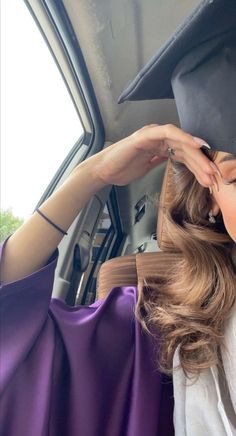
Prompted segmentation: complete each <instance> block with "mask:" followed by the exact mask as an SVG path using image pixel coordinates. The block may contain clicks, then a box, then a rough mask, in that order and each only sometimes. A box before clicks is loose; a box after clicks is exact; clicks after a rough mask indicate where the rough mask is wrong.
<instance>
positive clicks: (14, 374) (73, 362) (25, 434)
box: [0, 236, 174, 436]
mask: <svg viewBox="0 0 236 436" xmlns="http://www.w3.org/2000/svg"><path fill="white" fill-rule="evenodd" d="M9 237H10V236H8V238H9ZM8 238H7V239H5V241H4V243H3V244H2V246H1V249H2V250H4V247H5V244H6V242H7V240H8ZM2 250H1V253H2ZM58 254H59V252H58V249H56V250H55V251H54V253H53V254H52V256H51V257H50V258H49V259H48V262H47V264H46V265H45V266H44V267H43V268H41V269H39V270H38V271H36V272H34V273H33V274H30V275H28V276H26V277H24V278H22V279H20V280H17V281H15V282H11V283H6V284H2V286H1V291H0V328H1V330H0V395H1V397H0V398H1V399H0V436H172V435H174V428H173V403H174V402H173V388H172V382H171V380H170V379H169V378H167V377H165V376H163V375H161V374H160V373H159V372H158V371H157V370H156V369H155V366H154V361H153V358H154V343H153V342H152V341H153V339H152V338H151V337H150V336H148V335H147V334H146V333H145V332H143V331H141V326H140V323H139V322H138V321H137V320H136V319H135V316H134V306H135V303H136V301H137V288H136V287H135V286H121V287H115V288H113V289H112V290H111V291H110V292H109V294H108V295H107V297H106V298H104V299H102V300H98V301H96V302H95V303H93V304H91V305H89V306H76V307H69V306H67V305H66V303H64V301H63V300H61V299H58V298H51V293H52V287H53V281H54V272H55V268H56V265H57V260H58Z"/></svg>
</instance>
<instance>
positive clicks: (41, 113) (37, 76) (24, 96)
mask: <svg viewBox="0 0 236 436" xmlns="http://www.w3.org/2000/svg"><path fill="white" fill-rule="evenodd" d="M82 132H83V128H82V126H81V123H80V119H79V117H78V114H77V112H76V110H75V108H74V105H73V102H72V100H71V98H70V95H69V93H68V90H67V88H66V86H65V84H64V82H63V79H62V77H61V75H60V72H59V70H58V68H57V65H56V64H55V62H54V59H53V57H52V55H51V53H50V51H49V49H48V47H47V45H46V43H45V41H44V39H43V37H42V35H41V33H40V31H39V29H38V28H37V25H36V23H35V22H34V20H33V18H32V17H31V15H30V12H29V11H28V9H27V7H26V5H25V4H24V2H23V0H1V204H0V206H1V209H2V210H6V209H7V208H9V207H11V208H12V212H13V214H14V215H15V216H18V217H20V218H23V219H24V220H25V219H27V218H28V216H29V215H30V214H32V212H33V209H34V207H35V206H36V204H37V202H38V200H39V199H40V197H41V195H42V194H43V192H44V191H45V189H46V187H47V186H48V184H49V182H50V181H51V179H52V177H53V176H54V174H55V173H56V171H57V169H58V167H59V166H60V164H61V163H62V161H63V160H64V158H65V157H66V155H67V154H68V152H69V151H70V149H71V148H72V147H73V146H74V144H75V142H76V141H77V140H78V138H79V137H80V136H81V134H82Z"/></svg>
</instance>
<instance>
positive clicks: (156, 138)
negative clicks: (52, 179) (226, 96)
mask: <svg viewBox="0 0 236 436" xmlns="http://www.w3.org/2000/svg"><path fill="white" fill-rule="evenodd" d="M198 139H199V138H198ZM201 143H202V144H203V143H204V141H203V140H200V139H199V140H198V141H197V142H196V140H195V139H194V138H193V137H192V136H191V135H189V134H188V133H186V132H184V131H183V130H181V129H179V128H178V127H176V126H174V125H172V124H166V125H163V126H159V125H158V124H151V125H148V126H144V127H143V128H141V129H139V130H137V131H136V132H134V133H133V134H131V135H130V136H128V137H126V138H124V139H122V140H120V141H118V142H116V143H114V144H112V145H110V146H109V147H107V148H105V149H104V150H102V151H100V152H99V153H97V154H95V155H93V156H91V157H90V158H89V159H87V160H86V161H84V162H82V163H81V164H79V165H78V166H77V167H76V168H75V169H74V170H73V172H72V173H71V175H70V176H69V177H68V179H67V180H66V181H65V182H64V183H63V184H62V185H61V186H60V187H59V188H58V189H57V191H56V192H54V193H53V194H52V195H51V197H50V198H48V199H47V200H46V201H45V202H44V203H43V204H42V205H41V206H40V210H41V211H42V212H43V213H45V215H46V216H47V217H48V218H49V219H51V221H53V222H54V223H55V224H57V225H58V226H59V227H61V228H62V229H63V230H65V231H66V230H67V229H68V228H69V227H70V225H71V224H72V222H73V221H74V219H75V217H76V216H77V215H78V213H79V212H80V210H81V209H82V208H83V207H84V205H85V204H86V203H87V202H88V201H89V199H90V198H91V197H92V196H93V195H94V194H95V193H96V192H97V191H99V190H100V189H101V188H103V187H104V186H106V185H109V184H114V185H118V186H122V185H127V184H128V183H130V182H132V181H134V180H136V179H139V178H140V177H143V176H144V175H145V174H147V173H148V171H150V170H151V169H153V168H155V167H156V166H157V165H159V164H160V163H161V162H163V161H165V160H166V159H167V157H168V153H167V151H166V149H167V147H168V146H171V147H173V148H174V150H175V155H174V157H173V158H172V159H174V158H175V159H176V160H177V161H179V162H182V163H184V164H185V165H186V166H187V167H188V168H189V170H190V171H192V172H193V174H194V175H195V176H196V178H197V180H198V181H199V183H201V184H202V185H203V186H206V187H208V186H209V185H213V184H214V183H215V178H214V174H215V171H216V170H217V168H212V166H211V165H212V163H210V161H209V160H208V158H207V157H206V156H205V155H204V154H203V153H202V151H201V150H200V147H201ZM217 171H218V170H217ZM62 237H63V235H62V233H60V232H59V231H58V230H57V229H56V228H54V227H53V226H52V225H51V224H49V223H48V222H47V221H46V220H45V219H44V218H43V217H41V216H40V215H39V214H38V213H37V212H35V213H34V214H33V215H32V216H31V217H30V218H29V219H28V220H27V221H26V222H25V223H24V224H23V225H22V226H21V227H20V228H19V229H18V230H16V232H15V233H14V234H13V235H12V236H11V237H10V238H9V240H8V241H7V244H6V247H5V253H4V256H3V257H4V258H3V259H2V262H1V281H3V282H6V283H7V282H11V281H14V280H18V279H20V278H22V277H24V276H25V275H29V274H31V273H33V272H34V271H36V270H37V269H39V268H41V267H42V266H44V265H45V263H46V262H47V260H48V258H49V257H50V256H51V254H52V253H53V251H54V250H55V248H56V247H57V246H58V244H59V242H60V241H61V239H62Z"/></svg>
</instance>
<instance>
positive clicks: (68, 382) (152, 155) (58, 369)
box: [0, 125, 234, 436]
mask: <svg viewBox="0 0 236 436" xmlns="http://www.w3.org/2000/svg"><path fill="white" fill-rule="evenodd" d="M203 144H204V140H201V139H199V138H193V137H192V136H191V135H189V134H188V133H186V132H184V131H182V130H181V129H179V128H177V127H176V126H173V125H164V126H158V125H151V126H144V127H143V128H142V129H140V130H138V131H136V132H134V133H133V134H131V135H130V136H128V137H127V138H124V139H122V140H121V141H119V142H117V143H115V144H113V145H111V146H110V147H108V148H106V149H104V150H102V151H101V152H99V153H97V154H95V155H94V156H92V157H90V158H89V159H87V160H86V161H84V162H83V163H81V164H79V165H78V166H77V167H76V168H75V169H74V171H73V172H72V173H71V175H70V176H69V177H68V179H67V180H66V181H65V182H64V183H63V184H62V185H61V186H60V187H59V189H58V190H57V191H56V192H54V193H53V194H52V195H51V197H50V198H48V199H47V200H46V201H45V202H44V203H43V204H42V205H41V206H40V212H42V213H43V216H41V215H40V214H39V213H37V211H36V212H34V214H33V215H32V216H31V217H30V218H29V219H28V220H27V221H26V222H25V223H23V225H22V226H21V227H20V228H19V229H18V230H16V232H15V233H14V234H12V235H10V237H8V238H7V239H6V240H5V241H4V244H3V251H2V259H1V280H2V287H1V292H0V298H1V303H0V309H1V314H0V319H1V365H0V367H1V407H0V414H1V429H0V434H1V436H3V435H4V436H5V435H8V436H13V435H14V436H22V435H24V436H28V435H30V436H31V435H32V434H33V435H34V436H38V435H40V436H41V435H46V434H50V436H51V435H57V436H60V435H63V436H64V435H68V436H74V435H77V434H82V435H86V436H90V435H91V436H93V435H95V434H96V435H102V436H106V435H107V436H115V435H128V436H139V435H140V436H141V435H143V434H147V435H150V436H151V435H154V434H155V435H156V434H159V435H166V434H168V435H172V434H173V418H172V412H173V410H172V390H171V384H170V382H169V381H168V382H167V381H166V380H165V379H163V377H162V376H161V374H160V373H159V372H157V371H156V368H155V366H154V364H153V354H152V353H153V348H154V347H153V342H152V338H151V336H148V335H142V334H141V331H140V326H139V324H138V323H137V322H134V316H133V310H134V307H135V303H136V301H137V298H136V291H137V289H136V288H135V287H134V286H128V287H125V286H124V287H121V288H115V289H113V290H111V292H110V293H109V295H108V296H107V298H106V299H105V300H101V301H97V302H95V303H94V304H92V305H90V306H86V307H84V306H78V307H76V308H70V307H68V306H66V304H65V303H64V302H63V301H60V300H59V299H53V300H51V301H50V299H51V291H52V285H53V277H54V270H55V267H56V263H57V257H58V249H57V248H56V247H57V246H58V244H59V242H60V240H61V239H62V237H63V232H64V231H65V230H67V229H68V228H69V227H70V225H71V223H72V222H73V221H74V219H75V217H76V216H77V214H78V213H79V211H80V210H81V209H82V207H83V206H84V205H85V204H86V203H87V202H88V201H89V199H90V198H91V196H92V195H94V194H95V193H96V192H97V191H98V190H100V189H101V188H102V187H104V186H106V185H107V184H116V185H120V186H121V185H125V184H127V183H130V182H131V181H133V180H135V179H137V178H139V177H142V176H144V175H145V174H146V173H147V172H148V171H150V169H152V168H154V167H155V166H156V165H158V164H159V163H160V162H163V161H164V160H166V158H167V147H172V148H173V149H174V150H175V156H174V158H173V159H176V160H178V162H182V163H183V164H184V165H185V166H186V167H187V168H188V169H189V171H191V172H192V173H193V174H194V176H195V177H196V179H197V180H198V182H199V183H200V184H201V185H202V186H203V187H204V188H205V189H206V188H208V187H210V186H212V187H213V186H216V174H217V171H218V169H217V167H216V166H215V165H214V164H213V163H212V162H210V160H209V159H208V158H207V156H205V154H204V153H202V150H201V146H202V145H203ZM224 176H225V177H226V176H227V175H226V174H225V175H224ZM218 183H220V179H219V176H218ZM222 186H223V185H222ZM81 187H82V189H81ZM213 189H214V193H215V192H216V188H213ZM228 189H232V188H229V187H228ZM221 206H222V209H223V210H225V209H224V205H223V200H222V204H221ZM45 217H46V219H45ZM47 219H50V221H51V222H48V221H47ZM55 225H56V226H57V227H55ZM60 229H61V230H60ZM230 231H234V228H233V229H231V228H230ZM124 285H125V284H124Z"/></svg>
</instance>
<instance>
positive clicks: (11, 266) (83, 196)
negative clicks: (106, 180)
mask: <svg viewBox="0 0 236 436" xmlns="http://www.w3.org/2000/svg"><path fill="white" fill-rule="evenodd" d="M93 158H94V156H93V157H92V158H89V159H87V160H86V161H84V162H83V163H81V164H79V165H78V166H77V167H76V168H75V169H74V170H73V172H72V173H71V174H70V176H69V177H68V178H67V179H66V180H65V182H64V183H63V184H62V185H61V186H60V187H59V188H58V189H57V190H56V191H55V192H54V193H53V194H52V195H51V196H50V197H49V198H48V199H47V200H46V201H45V202H44V203H43V204H41V206H40V208H39V209H40V210H41V211H42V212H43V213H44V214H45V215H46V216H47V217H48V218H49V219H50V220H51V221H53V222H54V223H55V224H56V225H57V226H59V227H60V228H61V229H63V230H65V231H67V230H68V228H69V227H70V225H71V224H72V222H73V221H74V219H75V218H76V216H77V215H78V213H79V212H80V211H81V209H82V208H83V207H84V206H85V205H86V204H87V202H88V201H89V200H90V198H91V197H92V196H93V195H94V194H95V193H96V192H98V191H99V190H100V189H101V188H103V187H104V186H105V184H103V183H102V182H101V181H100V180H98V179H97V178H95V176H94V175H93V166H94V164H95V161H94V160H93ZM63 236H64V235H63V234H62V233H61V232H60V231H59V230H57V229H56V228H54V227H53V226H52V225H51V224H50V223H48V222H47V221H46V220H45V218H43V217H42V216H40V215H39V214H38V213H37V212H34V213H33V214H32V215H31V216H30V217H29V218H28V219H27V220H26V221H25V222H24V223H23V224H22V225H21V227H19V228H18V229H17V230H16V231H15V232H14V233H13V234H12V236H11V237H10V238H9V239H8V241H7V243H6V246H5V250H4V256H3V258H2V261H1V281H2V282H5V283H8V282H12V281H15V280H18V279H20V278H22V277H24V276H26V275H29V274H32V273H33V272H34V271H36V270H37V269H39V268H41V267H43V266H44V265H45V264H46V262H47V260H48V259H49V257H50V256H51V254H52V253H53V251H54V250H55V249H56V247H57V246H58V244H59V243H60V241H61V239H62V238H63Z"/></svg>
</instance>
